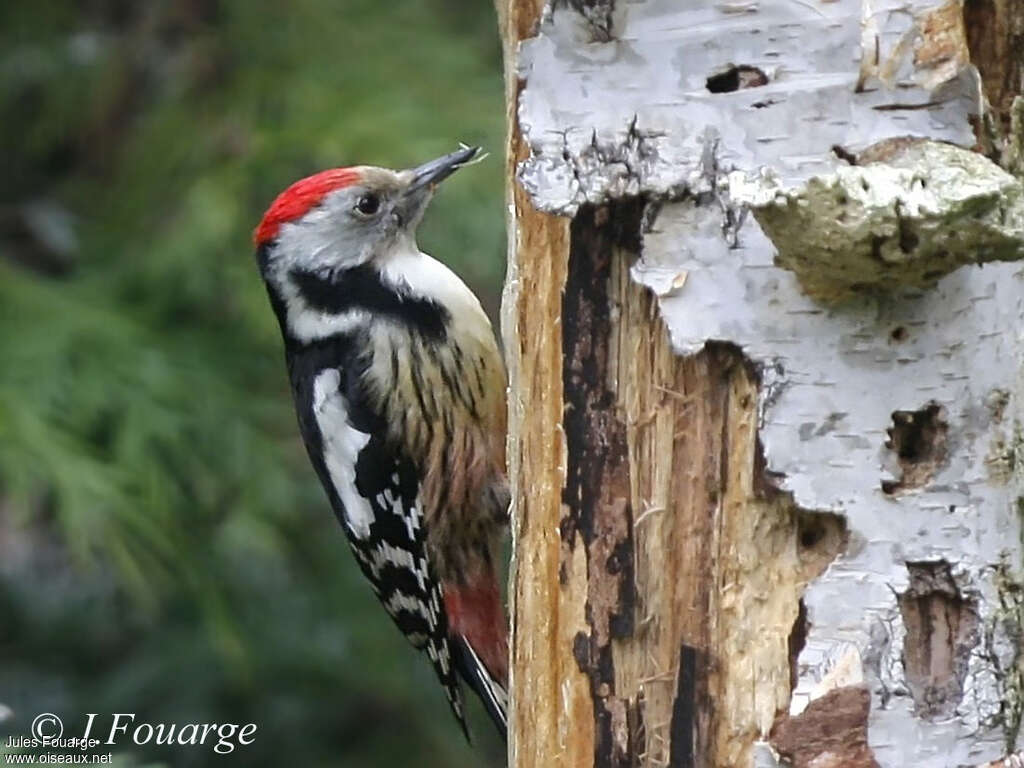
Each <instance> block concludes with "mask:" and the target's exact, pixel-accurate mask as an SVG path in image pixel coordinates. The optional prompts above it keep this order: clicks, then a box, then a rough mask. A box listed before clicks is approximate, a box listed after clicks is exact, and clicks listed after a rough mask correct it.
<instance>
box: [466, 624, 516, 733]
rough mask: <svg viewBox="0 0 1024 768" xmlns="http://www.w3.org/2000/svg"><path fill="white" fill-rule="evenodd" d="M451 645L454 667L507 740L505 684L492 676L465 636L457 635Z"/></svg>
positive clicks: (506, 696)
mask: <svg viewBox="0 0 1024 768" xmlns="http://www.w3.org/2000/svg"><path fill="white" fill-rule="evenodd" d="M453 645H454V646H455V668H456V669H457V670H458V671H459V674H460V675H461V676H462V678H463V679H464V680H465V681H466V683H467V684H468V685H469V687H470V688H472V689H473V691H474V692H475V693H476V695H477V696H479V697H480V701H481V702H483V705H484V709H485V710H487V714H488V715H490V716H491V720H493V721H494V725H495V726H497V728H498V732H499V733H500V734H501V738H502V739H505V740H508V692H507V691H506V690H505V684H504V683H503V682H499V681H498V680H496V679H495V678H494V676H493V675H492V674H491V673H490V671H489V670H488V669H487V667H486V665H485V664H484V663H483V661H481V659H480V657H479V656H478V655H477V653H476V651H474V650H473V646H471V645H470V644H469V642H468V641H467V640H466V638H465V637H462V636H459V638H458V639H457V640H455V642H454V643H453Z"/></svg>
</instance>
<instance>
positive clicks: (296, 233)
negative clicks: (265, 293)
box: [254, 147, 479, 283]
mask: <svg viewBox="0 0 1024 768" xmlns="http://www.w3.org/2000/svg"><path fill="white" fill-rule="evenodd" d="M478 151H479V147H465V148H463V149H460V150H458V151H456V152H452V153H450V154H447V155H445V156H443V157H439V158H437V159H436V160H431V161H430V162H428V163H424V164H423V165H420V166H418V167H416V168H410V169H408V170H404V171H392V170H390V169H387V168H375V167H373V166H354V167H351V168H334V169H331V170H327V171H321V172H320V173H317V174H314V175H313V176H309V177H307V178H305V179H301V180H300V181H297V182H295V183H294V184H292V185H291V186H290V187H288V188H287V189H286V190H285V191H284V192H282V193H281V194H280V195H278V196H277V199H275V200H274V202H273V203H271V205H270V208H268V209H267V212H266V213H265V214H264V216H263V220H262V221H261V222H260V225H259V226H258V227H257V228H256V232H255V233H254V240H255V243H256V246H257V247H258V248H259V250H260V268H261V270H262V271H263V276H264V278H265V279H267V280H268V282H274V283H278V282H279V281H280V280H282V279H284V278H285V276H286V275H287V273H289V272H290V271H292V270H296V269H298V270H304V271H309V272H316V273H320V274H325V275H326V274H331V273H335V272H337V271H339V270H345V269H348V268H351V267H356V266H359V265H362V264H366V263H368V262H372V261H374V260H382V259H386V258H387V256H388V254H389V253H391V252H393V251H395V250H396V249H397V248H398V247H399V246H401V245H405V244H407V243H408V244H413V243H415V236H416V227H417V225H418V224H419V222H420V219H422V218H423V212H424V211H425V210H426V208H427V204H428V203H429V202H430V198H431V197H432V196H433V193H434V189H435V187H436V185H437V184H438V183H439V182H441V181H443V180H444V179H446V178H447V177H448V176H450V175H451V174H452V173H454V172H455V171H456V170H457V169H458V168H459V167H460V166H462V165H464V164H465V163H467V162H469V161H470V160H472V159H473V158H474V157H475V156H476V155H477V152H478ZM380 266H383V264H381V265H380Z"/></svg>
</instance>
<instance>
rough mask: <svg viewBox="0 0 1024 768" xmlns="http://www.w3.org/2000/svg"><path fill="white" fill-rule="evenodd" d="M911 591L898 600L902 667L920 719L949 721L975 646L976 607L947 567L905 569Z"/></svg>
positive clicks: (932, 565)
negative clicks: (966, 596) (904, 631)
mask: <svg viewBox="0 0 1024 768" xmlns="http://www.w3.org/2000/svg"><path fill="white" fill-rule="evenodd" d="M907 570H908V571H909V572H910V585H909V587H908V588H907V591H906V592H904V593H903V594H902V595H900V596H899V606H900V613H901V614H902V616H903V626H904V627H905V629H906V637H905V638H904V641H903V667H904V671H905V672H906V679H907V686H908V687H909V688H910V694H911V696H913V698H914V708H915V711H916V713H917V715H918V716H919V717H924V718H934V717H943V716H949V715H952V714H953V712H954V710H955V709H956V706H957V704H959V703H960V699H961V697H962V695H963V682H964V676H965V675H966V674H967V662H968V658H969V656H970V652H971V649H972V648H973V647H974V645H975V642H976V630H977V626H978V614H977V605H976V602H975V601H974V600H971V599H967V598H964V596H963V595H961V594H960V590H959V589H958V588H957V586H956V582H955V581H954V580H953V574H952V572H951V570H950V567H949V563H947V562H946V561H944V560H940V561H938V562H934V563H907Z"/></svg>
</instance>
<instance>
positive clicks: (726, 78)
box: [705, 64, 768, 93]
mask: <svg viewBox="0 0 1024 768" xmlns="http://www.w3.org/2000/svg"><path fill="white" fill-rule="evenodd" d="M767 84H768V75H766V74H765V73H764V72H763V71H761V70H760V69H758V68H757V67H751V66H748V65H747V64H740V65H738V66H736V65H734V66H731V67H729V68H728V69H726V70H725V71H723V72H718V73H716V74H714V75H711V76H710V77H709V78H708V79H707V80H706V81H705V85H706V86H707V89H708V90H709V91H711V93H731V92H732V91H739V90H742V89H743V88H757V87H759V86H762V85H767Z"/></svg>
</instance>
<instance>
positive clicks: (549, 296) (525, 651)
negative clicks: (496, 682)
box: [496, 0, 591, 767]
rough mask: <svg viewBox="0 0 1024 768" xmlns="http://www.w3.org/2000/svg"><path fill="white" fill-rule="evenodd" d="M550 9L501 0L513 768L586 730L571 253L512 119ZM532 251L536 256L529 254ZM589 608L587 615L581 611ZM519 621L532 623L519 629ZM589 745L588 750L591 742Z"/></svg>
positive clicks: (552, 761) (563, 749)
mask: <svg viewBox="0 0 1024 768" xmlns="http://www.w3.org/2000/svg"><path fill="white" fill-rule="evenodd" d="M543 5H544V3H543V0H515V2H506V1H505V0H496V6H497V10H498V17H499V23H500V27H501V35H502V41H503V46H504V49H505V66H506V72H505V85H506V105H507V108H508V125H509V137H508V147H507V149H506V158H507V163H508V176H507V178H508V179H509V182H508V190H507V202H508V206H509V219H508V228H509V254H508V274H507V276H506V281H505V296H504V297H503V301H502V333H503V337H504V342H505V356H506V360H507V363H508V369H509V431H508V451H507V453H508V459H509V482H510V484H511V488H512V509H511V516H512V521H511V528H512V540H513V560H512V572H511V576H510V589H509V597H510V611H511V613H512V616H513V623H512V636H511V643H510V649H509V650H510V653H511V664H510V679H509V692H510V705H511V706H510V712H509V765H510V766H516V765H538V766H539V765H550V766H553V767H555V766H569V765H579V764H580V762H579V760H578V759H575V758H574V755H573V750H572V744H574V743H575V739H576V737H577V734H576V732H575V731H573V730H572V729H570V731H569V733H568V734H567V733H566V732H565V731H562V732H559V731H558V728H559V725H560V723H561V722H562V717H563V714H564V713H565V712H566V711H568V713H569V715H570V717H572V719H574V720H578V721H579V722H580V723H583V724H587V723H589V722H591V716H590V713H589V711H584V712H583V713H582V714H580V715H578V716H577V715H576V712H577V711H578V710H581V709H583V710H586V709H587V708H588V706H589V700H588V699H587V697H586V696H585V695H583V692H582V691H581V690H579V686H577V689H578V690H577V691H575V696H573V695H570V696H568V697H567V696H566V691H565V685H564V681H566V680H568V679H569V678H570V677H571V675H572V673H573V670H572V669H571V664H572V659H571V657H566V656H565V654H560V653H559V652H558V648H559V645H563V646H564V645H565V644H566V643H569V642H571V634H567V633H571V631H572V628H571V627H569V628H565V627H563V626H562V625H561V624H560V617H561V611H560V600H561V599H562V596H561V594H560V590H559V587H558V564H559V554H558V553H559V546H560V545H559V538H558V520H559V518H560V515H561V489H562V487H563V486H564V483H565V470H564V467H565V444H564V441H563V437H562V431H561V422H562V408H563V406H562V390H561V387H560V386H552V385H551V377H555V379H556V380H557V379H558V378H559V377H560V376H561V341H560V333H559V330H558V325H559V318H560V316H561V301H562V288H563V286H564V284H565V271H566V264H567V262H568V254H569V225H568V222H567V221H566V220H565V219H563V218H559V217H557V216H553V215H551V214H546V213H541V212H539V211H537V210H536V209H535V208H534V207H533V204H532V203H531V202H530V200H529V197H528V196H527V195H526V194H525V193H524V192H523V191H522V189H521V188H520V187H519V186H518V185H517V184H515V183H514V182H513V181H512V179H513V178H514V176H515V167H516V164H517V163H518V162H521V161H522V160H523V159H524V158H525V157H526V156H527V155H528V154H529V149H528V148H527V147H526V145H525V143H524V141H523V138H522V135H521V133H520V130H519V125H518V122H517V121H516V119H515V114H516V108H517V106H518V94H519V91H520V83H519V80H518V78H517V76H516V73H515V50H516V47H517V45H518V44H519V41H520V40H523V39H525V38H526V37H528V36H530V35H532V34H533V33H534V31H535V30H536V26H537V23H538V21H539V19H540V14H541V11H542V9H543ZM525 254H529V257H526V256H525ZM579 610H580V611H582V606H580V608H579ZM517 616H527V617H530V618H529V621H526V622H524V623H520V622H518V621H516V620H515V617H517ZM584 743H586V741H584Z"/></svg>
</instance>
